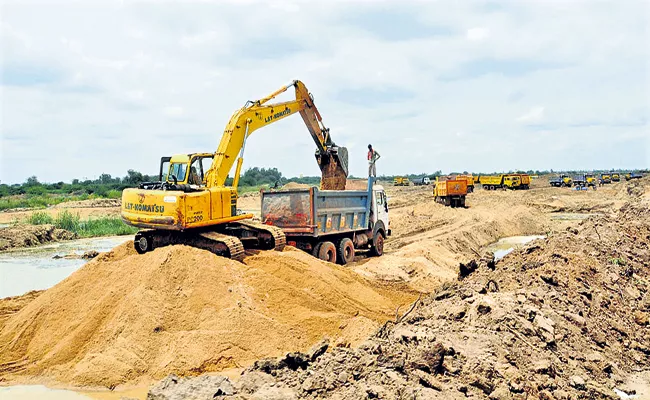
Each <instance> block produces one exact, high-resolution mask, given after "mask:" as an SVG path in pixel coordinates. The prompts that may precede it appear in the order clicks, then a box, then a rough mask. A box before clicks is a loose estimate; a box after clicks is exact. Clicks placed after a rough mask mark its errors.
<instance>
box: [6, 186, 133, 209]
mask: <svg viewBox="0 0 650 400" xmlns="http://www.w3.org/2000/svg"><path fill="white" fill-rule="evenodd" d="M121 196H122V192H119V191H117V190H111V191H109V192H108V193H107V195H106V196H98V195H94V194H82V195H78V196H73V195H58V194H39V195H29V194H27V195H15V196H5V197H0V211H2V210H10V209H14V208H46V207H49V206H53V205H56V204H60V203H65V202H68V201H81V200H90V199H101V198H105V199H119V198H120V197H121Z"/></svg>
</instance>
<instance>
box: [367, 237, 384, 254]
mask: <svg viewBox="0 0 650 400" xmlns="http://www.w3.org/2000/svg"><path fill="white" fill-rule="evenodd" d="M370 253H371V254H372V255H373V256H377V257H381V256H382V255H383V254H384V236H383V235H382V234H381V232H377V236H375V238H374V239H373V244H372V247H371V248H370Z"/></svg>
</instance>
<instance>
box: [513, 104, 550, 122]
mask: <svg viewBox="0 0 650 400" xmlns="http://www.w3.org/2000/svg"><path fill="white" fill-rule="evenodd" d="M543 119H544V107H533V108H531V109H530V110H528V112H526V113H525V114H523V115H521V116H519V117H518V118H517V121H519V122H525V123H533V122H541V121H542V120H543Z"/></svg>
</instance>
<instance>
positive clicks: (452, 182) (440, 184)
mask: <svg viewBox="0 0 650 400" xmlns="http://www.w3.org/2000/svg"><path fill="white" fill-rule="evenodd" d="M466 196H467V180H466V179H454V178H451V177H448V178H446V177H438V178H436V183H435V184H434V186H433V198H434V200H435V201H436V203H440V204H444V205H446V206H449V207H452V208H456V207H463V208H464V207H465V197H466Z"/></svg>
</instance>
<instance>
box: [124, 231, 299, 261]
mask: <svg viewBox="0 0 650 400" xmlns="http://www.w3.org/2000/svg"><path fill="white" fill-rule="evenodd" d="M215 228H216V229H215V230H204V231H199V232H177V231H163V230H156V229H143V230H141V231H140V232H138V233H137V234H136V235H135V239H134V241H133V244H134V247H135V250H136V251H137V252H138V253H140V254H144V253H146V252H148V251H151V250H153V249H155V248H158V247H164V246H170V245H174V244H183V245H187V246H192V247H196V248H199V249H203V250H208V251H210V252H212V253H214V254H216V255H218V256H221V257H226V258H231V259H233V260H236V261H243V259H244V256H245V250H246V249H257V250H276V251H282V250H283V249H284V246H285V245H286V244H287V238H286V236H285V235H284V232H283V231H282V229H280V228H278V227H275V226H269V225H264V224H261V223H257V222H252V221H245V222H242V221H239V222H236V223H231V224H224V225H217V226H216V227H215Z"/></svg>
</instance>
